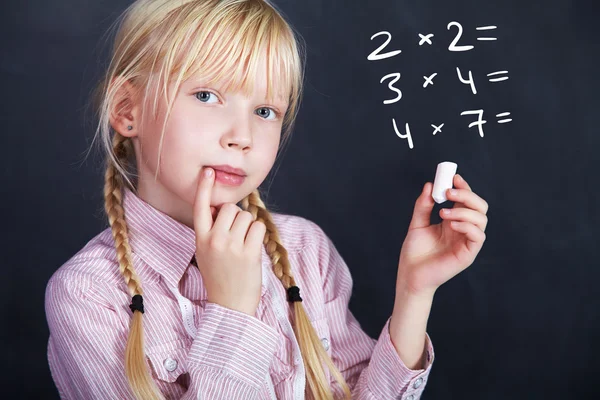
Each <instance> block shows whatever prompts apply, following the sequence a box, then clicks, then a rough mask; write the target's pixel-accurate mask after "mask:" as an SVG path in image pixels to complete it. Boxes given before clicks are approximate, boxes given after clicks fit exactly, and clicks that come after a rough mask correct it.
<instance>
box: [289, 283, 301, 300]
mask: <svg viewBox="0 0 600 400" xmlns="http://www.w3.org/2000/svg"><path fill="white" fill-rule="evenodd" d="M287 294H288V301H289V302H290V303H293V302H295V301H302V297H300V288H299V287H298V286H290V287H289V288H288V290H287Z"/></svg>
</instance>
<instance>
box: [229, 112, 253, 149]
mask: <svg viewBox="0 0 600 400" xmlns="http://www.w3.org/2000/svg"><path fill="white" fill-rule="evenodd" d="M221 142H222V145H223V147H225V148H237V149H239V150H242V151H244V152H247V151H248V150H250V148H251V146H252V128H251V121H250V118H237V119H235V120H234V121H233V124H232V126H231V128H230V129H229V131H228V133H227V134H226V135H223V137H222V139H221Z"/></svg>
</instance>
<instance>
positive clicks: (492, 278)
mask: <svg viewBox="0 0 600 400" xmlns="http://www.w3.org/2000/svg"><path fill="white" fill-rule="evenodd" d="M10 3H11V4H8V3H6V4H3V5H2V12H0V15H1V16H0V18H1V21H2V24H0V26H1V27H2V28H1V29H2V31H3V35H0V38H1V39H0V40H1V48H2V50H1V51H2V58H1V60H2V61H1V66H2V74H1V77H0V79H1V80H2V87H3V93H4V96H3V97H2V100H1V104H2V108H1V110H2V111H1V118H2V121H3V126H4V132H5V134H4V135H2V142H3V143H2V144H3V146H2V147H3V148H4V149H5V151H4V157H3V160H2V182H3V186H4V190H5V191H4V193H5V195H4V196H3V200H2V209H3V210H5V213H4V217H5V219H4V227H5V228H4V235H3V237H4V238H5V239H4V245H3V253H4V254H3V255H4V260H5V261H4V268H3V269H2V274H3V278H2V279H1V282H2V288H1V290H0V293H1V294H0V296H1V297H0V298H1V299H2V304H4V307H2V325H3V327H4V329H3V331H4V332H3V338H4V339H3V342H2V343H3V347H4V348H3V352H2V353H3V354H4V357H5V363H4V372H3V374H4V375H5V377H6V375H8V376H9V378H8V379H6V382H7V383H8V382H10V383H9V384H8V385H9V386H8V387H6V388H5V389H3V392H6V393H19V398H57V397H58V396H57V394H56V390H55V388H54V385H53V382H52V380H51V377H50V375H49V370H48V368H47V359H46V345H47V336H48V329H47V326H46V321H45V318H44V309H43V300H44V289H45V285H46V282H47V280H48V278H49V277H50V275H51V274H52V273H53V272H54V270H55V269H56V268H57V267H58V266H60V265H61V264H62V263H63V262H64V261H66V260H67V259H68V258H69V257H70V256H71V255H72V254H74V253H75V252H76V251H77V250H78V249H80V248H81V247H82V246H83V245H84V244H85V243H86V242H87V241H88V240H89V239H90V238H91V237H93V236H94V235H96V234H97V233H98V232H99V231H100V230H102V229H104V228H105V227H106V221H105V219H104V218H103V216H102V212H101V209H102V173H103V171H102V168H101V167H102V165H101V163H100V161H99V160H98V159H95V160H93V161H92V160H91V159H90V160H89V161H87V162H86V163H84V164H79V162H80V161H81V159H82V158H83V154H84V153H85V151H86V150H87V148H88V146H89V144H90V140H91V137H92V134H93V127H94V125H93V123H92V121H91V118H90V115H89V114H86V113H85V112H84V111H85V107H84V106H85V105H86V104H87V103H88V101H89V98H88V95H89V93H90V91H91V88H92V85H93V84H95V81H96V80H97V79H98V78H99V74H100V73H101V72H102V67H103V65H104V63H105V62H106V59H105V57H106V53H105V52H104V50H103V49H102V47H101V46H100V45H99V43H100V42H101V36H102V35H103V34H104V33H105V31H106V29H107V28H108V25H109V24H110V23H111V22H112V21H113V20H114V18H115V17H116V15H117V13H118V12H120V11H122V10H123V9H124V8H125V7H126V6H127V5H128V4H129V2H128V1H124V0H112V1H105V2H93V1H82V0H77V1H74V0H52V1H48V0H37V1H33V0H29V1H20V2H10ZM274 3H276V4H277V5H278V6H279V8H280V9H281V10H282V11H283V12H284V13H285V14H286V16H287V17H288V18H289V21H290V22H291V23H292V25H294V27H295V28H296V29H297V31H298V32H299V33H300V34H301V35H302V36H303V38H304V40H305V42H306V46H307V66H306V68H307V69H306V72H307V75H306V87H305V93H304V97H303V102H302V106H301V110H300V113H299V117H298V120H297V123H296V127H295V131H294V134H293V137H292V141H291V142H290V145H289V147H288V148H286V150H285V152H284V153H283V154H282V155H281V159H280V161H279V162H278V163H277V164H276V165H275V166H274V168H273V170H272V173H271V175H270V177H269V178H268V179H267V180H266V181H265V183H264V184H263V187H264V188H265V189H266V190H267V191H268V197H267V198H266V199H265V201H266V203H267V205H269V206H271V207H272V209H273V210H276V211H278V212H283V213H289V214H294V215H300V216H303V217H305V218H308V219H310V220H312V221H314V222H316V223H317V224H318V225H319V226H321V228H322V229H323V230H324V231H325V232H326V233H327V234H328V235H329V237H330V238H331V239H332V241H333V242H334V243H335V245H336V247H337V249H338V250H339V252H340V254H341V255H342V256H343V257H344V259H345V261H346V262H347V264H348V266H349V268H350V270H351V272H352V276H353V278H354V293H353V296H352V299H351V302H350V309H351V310H352V311H353V313H354V314H355V316H356V317H357V319H358V320H359V321H360V322H361V325H362V327H363V328H364V330H365V331H366V332H367V333H369V334H370V335H371V336H372V337H377V335H379V333H380V331H381V328H382V326H383V323H384V322H385V320H386V319H387V318H388V317H389V315H390V313H391V311H392V306H393V300H394V282H395V278H396V272H397V263H398V255H399V252H400V248H401V245H402V242H403V239H404V237H405V235H406V231H407V228H408V225H409V222H410V219H411V217H412V212H413V207H414V202H415V199H416V198H417V197H418V195H419V193H420V190H421V189H422V187H423V184H424V183H425V182H427V181H430V182H432V181H433V179H434V176H435V171H436V166H437V164H438V163H440V162H443V161H452V162H455V163H456V164H457V165H458V170H457V172H458V173H459V174H461V175H462V176H463V177H464V178H465V179H466V180H467V182H468V183H469V184H470V185H471V188H472V189H473V191H474V192H476V193H477V194H478V195H479V196H481V197H482V198H483V199H485V200H486V202H487V203H488V204H489V211H488V213H487V216H488V218H489V223H488V226H487V229H486V232H485V233H486V235H487V238H486V242H485V244H484V247H483V249H482V251H481V252H480V254H479V255H478V257H477V258H476V260H475V262H474V263H473V264H472V265H471V266H470V267H469V268H468V269H466V270H465V271H463V272H462V273H461V274H459V275H457V276H456V277H454V278H453V279H451V280H450V281H448V282H447V283H446V284H444V285H443V286H442V287H440V288H439V289H438V291H437V293H436V296H435V299H434V303H433V307H432V310H431V314H430V317H429V321H428V329H427V331H428V333H429V335H430V337H431V339H432V342H433V345H434V349H435V353H436V359H435V363H434V366H433V369H432V372H431V375H430V378H429V380H428V383H427V387H426V389H425V392H424V394H423V396H422V399H425V400H431V399H435V400H437V399H442V400H452V399H460V400H467V399H473V400H475V399H476V400H482V399H485V400H505V399H523V400H530V399H544V400H548V399H598V398H600V384H599V383H598V379H597V378H596V374H597V372H598V369H599V368H598V367H599V364H600V361H599V360H600V346H599V345H598V339H599V338H600V318H599V317H600V291H599V290H598V289H597V288H598V285H597V282H598V280H599V279H600V273H599V267H600V262H599V261H598V256H597V253H596V251H597V249H598V245H599V243H600V228H599V222H600V218H599V212H598V207H599V206H600V179H599V178H598V165H600V157H599V156H598V152H599V151H600V135H599V134H598V131H599V128H598V127H597V125H598V123H597V115H598V109H600V101H599V100H598V93H599V89H600V88H599V82H600V79H599V78H598V73H597V69H598V62H599V61H600V59H599V55H600V52H599V45H598V42H599V40H600V37H599V29H598V21H597V20H598V15H599V12H598V11H599V10H600V7H599V6H598V3H597V2H593V1H591V0H590V1H567V0H548V1H539V0H532V1H512V0H504V1H500V0H488V1H474V0H471V1H467V0H456V1H444V0H419V1H416V0H410V1H409V0H372V1H341V0H327V1H325V0H303V1H292V0H285V1H284V0H279V1H274ZM451 204H452V203H449V202H446V203H443V204H439V205H436V206H435V207H434V209H433V212H432V222H439V221H440V218H439V216H438V215H439V209H440V208H441V207H448V206H449V205H451Z"/></svg>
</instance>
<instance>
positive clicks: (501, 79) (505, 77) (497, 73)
mask: <svg viewBox="0 0 600 400" xmlns="http://www.w3.org/2000/svg"><path fill="white" fill-rule="evenodd" d="M502 74H508V71H496V72H492V73H490V74H487V76H494V75H502ZM507 79H508V76H503V77H500V78H492V79H490V82H500V81H505V80H507Z"/></svg>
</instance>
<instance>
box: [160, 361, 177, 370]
mask: <svg viewBox="0 0 600 400" xmlns="http://www.w3.org/2000/svg"><path fill="white" fill-rule="evenodd" d="M163 365H164V366H165V368H166V369H167V371H169V372H173V371H175V369H176V368H177V361H176V360H173V359H172V358H167V359H165V361H164V363H163Z"/></svg>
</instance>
